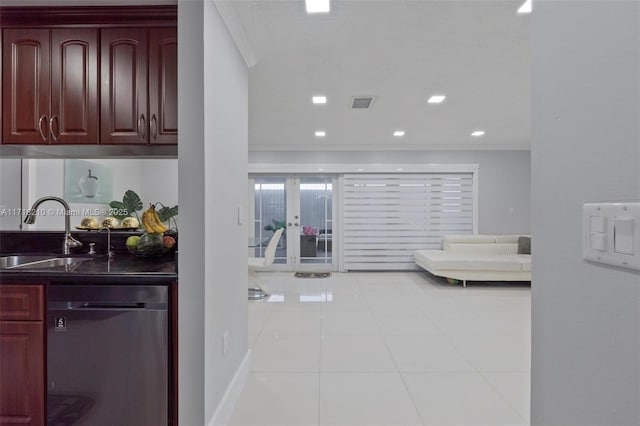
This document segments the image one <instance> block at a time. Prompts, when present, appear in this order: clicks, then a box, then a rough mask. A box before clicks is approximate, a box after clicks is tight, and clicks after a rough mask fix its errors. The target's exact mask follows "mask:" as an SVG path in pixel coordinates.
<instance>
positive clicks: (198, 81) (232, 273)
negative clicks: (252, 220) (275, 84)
mask: <svg viewBox="0 0 640 426" xmlns="http://www.w3.org/2000/svg"><path fill="white" fill-rule="evenodd" d="M178 43H179V48H178V54H179V68H178V73H179V84H178V90H179V92H180V98H179V102H178V111H179V112H178V114H179V115H178V120H179V122H180V135H179V145H178V158H179V160H178V162H179V165H180V166H179V197H180V216H181V223H182V225H181V228H180V232H181V235H180V255H179V256H180V262H179V270H180V272H179V273H180V283H179V286H180V291H179V294H180V296H179V310H180V313H179V333H180V334H179V339H180V344H179V347H180V357H179V371H180V373H179V374H180V381H179V386H180V389H179V404H180V424H181V425H189V426H190V425H194V426H195V425H202V424H210V423H211V422H212V420H213V419H215V420H217V421H220V420H221V421H224V415H221V414H220V413H219V411H217V410H219V409H220V406H221V402H222V401H223V398H224V395H225V392H227V390H228V389H229V387H230V384H231V382H232V378H233V377H234V374H235V373H236V372H237V371H238V368H239V366H240V365H241V363H242V362H243V360H244V359H245V357H246V356H247V352H248V342H247V263H246V256H247V255H246V253H247V247H246V242H247V226H246V219H245V221H243V224H242V225H239V224H238V207H240V208H241V209H242V211H243V212H244V214H245V215H246V209H247V184H246V182H247V133H248V118H247V113H248V112H247V111H248V100H247V97H248V94H247V92H248V76H247V69H246V65H245V63H244V61H243V60H242V57H241V56H240V54H239V53H238V51H237V49H236V47H235V44H234V43H233V41H232V39H231V38H230V36H229V33H228V32H227V29H226V27H225V26H224V24H223V22H222V20H221V18H220V16H219V14H218V12H217V11H216V9H215V6H214V5H213V3H212V2H211V1H210V0H205V1H204V2H203V1H180V2H179V3H178ZM185 241H187V242H188V243H187V244H185ZM225 331H227V332H228V335H229V350H228V352H227V353H226V354H223V350H222V336H223V333H224V332H225Z"/></svg>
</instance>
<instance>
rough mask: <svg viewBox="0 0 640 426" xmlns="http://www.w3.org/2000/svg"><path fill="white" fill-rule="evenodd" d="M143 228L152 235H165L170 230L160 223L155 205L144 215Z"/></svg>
mask: <svg viewBox="0 0 640 426" xmlns="http://www.w3.org/2000/svg"><path fill="white" fill-rule="evenodd" d="M142 226H143V227H144V229H145V231H147V232H148V233H150V234H163V233H165V232H166V231H167V230H168V229H169V228H167V227H166V226H165V224H164V223H162V222H161V221H160V218H159V217H158V212H156V206H155V205H153V204H151V206H150V207H149V208H148V209H147V210H145V211H144V212H143V213H142Z"/></svg>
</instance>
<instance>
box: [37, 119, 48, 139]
mask: <svg viewBox="0 0 640 426" xmlns="http://www.w3.org/2000/svg"><path fill="white" fill-rule="evenodd" d="M43 121H44V124H45V125H46V124H47V115H46V114H42V117H40V120H38V131H39V132H40V137H42V140H43V141H45V142H46V141H47V137H46V136H45V134H44V132H43V131H42V122H43Z"/></svg>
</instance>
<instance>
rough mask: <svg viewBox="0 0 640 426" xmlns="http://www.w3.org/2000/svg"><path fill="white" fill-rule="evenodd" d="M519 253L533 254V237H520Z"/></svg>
mask: <svg viewBox="0 0 640 426" xmlns="http://www.w3.org/2000/svg"><path fill="white" fill-rule="evenodd" d="M518 254H531V237H520V238H518Z"/></svg>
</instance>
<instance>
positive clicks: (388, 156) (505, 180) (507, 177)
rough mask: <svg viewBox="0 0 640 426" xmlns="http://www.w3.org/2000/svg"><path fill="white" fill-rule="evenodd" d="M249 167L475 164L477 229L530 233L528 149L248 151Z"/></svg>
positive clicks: (497, 232) (491, 231)
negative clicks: (251, 165) (347, 164)
mask: <svg viewBox="0 0 640 426" xmlns="http://www.w3.org/2000/svg"><path fill="white" fill-rule="evenodd" d="M249 161H250V162H251V163H299V164H300V163H301V164H318V163H329V164H331V163H349V164H356V163H357V164H360V163H362V164H385V163H386V164H389V163H393V164H416V163H424V164H447V163H449V164H469V163H473V164H476V163H477V164H479V175H478V176H479V177H478V182H479V187H478V191H479V196H478V231H479V233H483V234H510V233H513V234H528V233H529V232H530V229H531V228H530V207H531V205H530V197H531V171H530V153H529V152H528V151H417V152H416V151H370V152H353V151H345V152H342V151H341V152H306V151H299V152H268V151H253V152H250V153H249Z"/></svg>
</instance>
